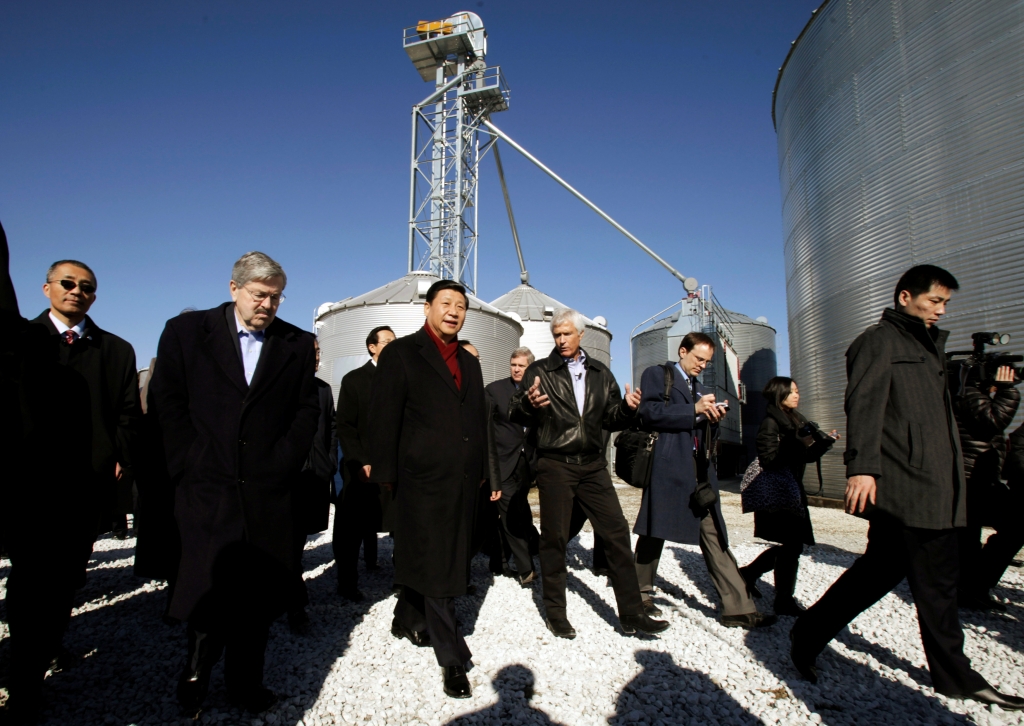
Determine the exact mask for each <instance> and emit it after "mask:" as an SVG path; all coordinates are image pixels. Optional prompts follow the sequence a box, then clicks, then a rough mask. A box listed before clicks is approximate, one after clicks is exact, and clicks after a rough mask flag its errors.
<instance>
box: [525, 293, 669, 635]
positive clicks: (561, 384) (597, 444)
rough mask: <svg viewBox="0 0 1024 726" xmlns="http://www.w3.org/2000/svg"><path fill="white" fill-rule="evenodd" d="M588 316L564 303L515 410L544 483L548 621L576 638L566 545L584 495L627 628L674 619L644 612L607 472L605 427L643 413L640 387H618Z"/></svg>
mask: <svg viewBox="0 0 1024 726" xmlns="http://www.w3.org/2000/svg"><path fill="white" fill-rule="evenodd" d="M583 330H584V326H583V316H582V315H580V314H579V313H578V312H576V311H575V310H569V309H565V308H563V309H560V310H557V311H556V312H555V314H554V316H553V317H552V319H551V334H552V336H553V337H554V341H555V347H554V349H553V350H552V351H551V355H550V356H548V357H547V358H545V359H543V360H539V361H537V362H535V363H534V364H533V365H531V366H530V367H529V368H527V369H526V373H525V374H524V379H525V380H526V381H533V383H532V385H531V386H530V387H529V388H528V389H526V390H520V391H519V392H518V393H516V394H515V396H513V398H512V402H511V404H510V406H509V409H510V412H509V417H510V418H511V420H512V421H514V422H515V423H518V424H521V425H523V426H529V427H532V428H533V429H534V430H535V431H536V441H537V455H538V456H539V461H538V462H537V489H538V492H539V494H540V569H541V575H542V578H543V583H544V585H543V587H544V610H545V614H546V616H547V619H546V622H547V626H548V628H549V629H550V630H551V632H552V633H554V634H555V635H556V636H557V637H559V638H570V639H571V638H575V637H576V630H575V629H574V628H573V627H572V625H571V624H570V623H569V619H568V617H567V616H566V601H565V580H566V574H567V573H566V564H565V551H566V546H567V545H568V543H569V532H570V525H571V519H572V511H573V503H574V502H575V501H578V502H579V504H580V506H581V507H582V508H583V512H584V514H586V515H587V517H588V518H589V519H590V522H591V524H592V525H593V527H594V531H595V532H596V533H597V534H599V535H601V537H602V539H603V540H604V542H605V553H606V554H607V555H608V567H609V577H610V578H611V581H612V588H613V589H614V590H615V599H616V602H617V603H618V609H619V622H620V624H621V626H622V630H623V632H625V633H627V634H632V633H635V632H636V631H637V630H642V631H644V632H647V633H659V632H661V631H662V630H665V628H667V627H668V623H667V622H665V621H663V620H653V619H651V618H650V617H649V616H648V615H646V614H645V613H644V608H643V602H642V601H641V599H640V585H639V583H638V582H637V577H636V569H635V568H634V567H633V553H632V551H631V549H630V541H629V527H628V526H627V524H626V519H625V517H624V516H623V514H622V506H621V505H620V504H619V498H618V495H616V494H615V488H614V487H613V486H612V479H611V475H610V474H609V473H608V462H607V460H606V459H605V454H604V431H606V430H607V431H620V430H622V429H625V428H626V427H628V426H629V425H630V424H631V423H632V422H633V421H634V420H635V417H636V408H637V406H639V405H640V391H639V390H637V391H634V392H633V393H630V392H629V386H628V385H627V386H626V398H625V399H623V398H622V394H621V393H620V392H619V384H618V383H616V382H615V376H613V375H612V372H611V371H610V370H608V369H607V368H606V367H605V366H603V365H602V364H600V363H598V362H597V361H595V360H593V359H592V358H589V357H588V356H587V354H586V351H584V350H583V348H581V347H580V341H581V339H582V338H583Z"/></svg>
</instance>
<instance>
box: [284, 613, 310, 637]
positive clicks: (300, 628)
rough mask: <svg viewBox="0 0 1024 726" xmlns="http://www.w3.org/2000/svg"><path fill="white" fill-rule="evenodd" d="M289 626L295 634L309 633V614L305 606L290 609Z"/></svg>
mask: <svg viewBox="0 0 1024 726" xmlns="http://www.w3.org/2000/svg"><path fill="white" fill-rule="evenodd" d="M288 628H289V629H290V630H291V631H292V632H293V633H294V634H295V635H309V615H307V614H306V609H305V608H297V609H295V610H289V611H288Z"/></svg>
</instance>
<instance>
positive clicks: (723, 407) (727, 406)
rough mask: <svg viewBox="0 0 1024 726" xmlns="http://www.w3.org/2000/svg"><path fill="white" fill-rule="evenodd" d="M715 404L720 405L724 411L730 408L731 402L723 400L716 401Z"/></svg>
mask: <svg viewBox="0 0 1024 726" xmlns="http://www.w3.org/2000/svg"><path fill="white" fill-rule="evenodd" d="M715 405H716V406H718V407H719V408H720V409H722V410H723V411H728V410H729V402H728V401H721V402H719V403H716V404H715Z"/></svg>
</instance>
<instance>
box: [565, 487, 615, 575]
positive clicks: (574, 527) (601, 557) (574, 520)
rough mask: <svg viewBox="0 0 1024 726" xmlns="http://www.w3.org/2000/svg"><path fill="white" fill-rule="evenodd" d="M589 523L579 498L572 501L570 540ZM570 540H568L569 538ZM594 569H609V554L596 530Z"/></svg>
mask: <svg viewBox="0 0 1024 726" xmlns="http://www.w3.org/2000/svg"><path fill="white" fill-rule="evenodd" d="M613 488H614V487H613ZM586 523H587V514H586V512H584V511H583V507H581V506H580V502H579V500H578V499H577V500H575V501H574V502H573V503H572V516H571V517H570V518H569V540H571V539H572V538H573V537H575V536H576V535H578V534H579V533H580V532H582V531H583V525H584V524H586ZM567 541H568V540H567ZM593 557H594V569H595V570H607V569H608V555H606V554H605V551H604V540H603V539H601V535H599V534H598V533H597V532H596V531H595V532H594V552H593Z"/></svg>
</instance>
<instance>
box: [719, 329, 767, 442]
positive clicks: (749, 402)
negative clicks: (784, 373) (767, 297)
mask: <svg viewBox="0 0 1024 726" xmlns="http://www.w3.org/2000/svg"><path fill="white" fill-rule="evenodd" d="M729 318H730V319H731V321H732V342H733V345H734V346H735V348H736V357H737V359H738V361H739V371H740V383H742V384H743V389H744V394H745V396H744V401H743V404H742V405H741V406H740V421H741V425H742V426H743V447H744V448H745V449H746V452H747V461H748V462H749V461H753V459H754V457H755V456H757V428H758V427H759V426H760V425H761V421H762V419H764V417H765V410H766V405H767V403H766V401H765V400H764V396H763V395H762V394H761V391H763V390H764V387H765V384H767V383H768V381H770V380H771V379H772V378H774V377H775V376H776V375H777V373H778V361H777V360H776V357H775V328H773V327H772V326H770V325H769V324H768V320H767V318H757V319H756V320H755V319H754V318H750V317H747V316H746V315H744V314H743V313H737V312H733V311H729Z"/></svg>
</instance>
